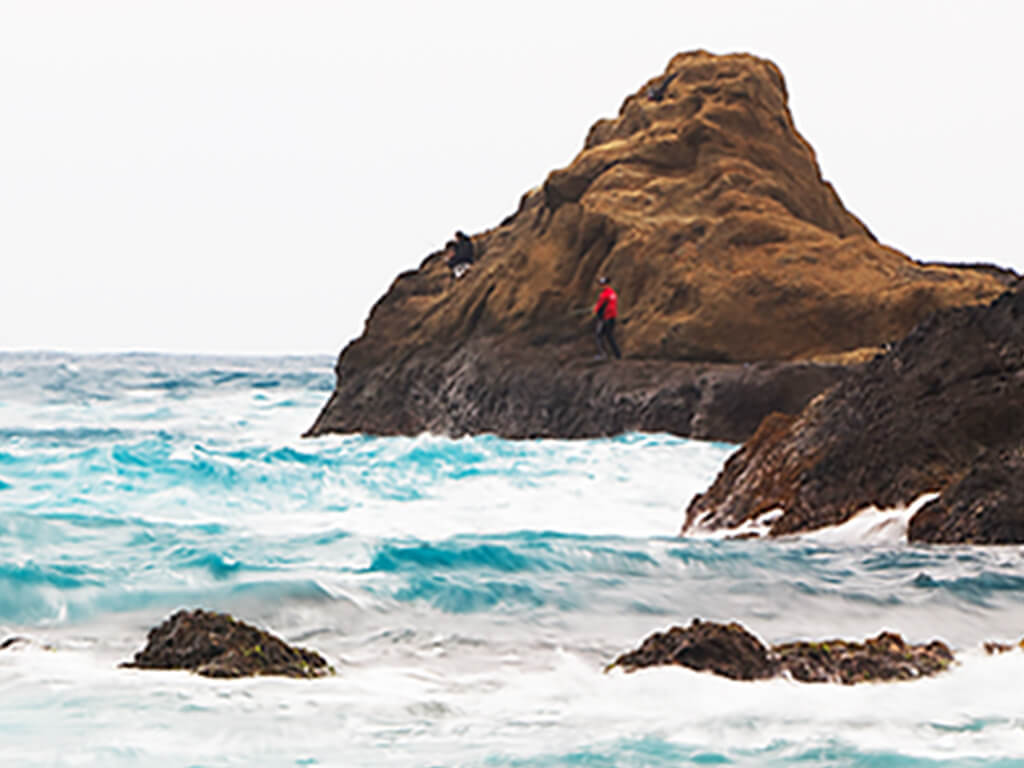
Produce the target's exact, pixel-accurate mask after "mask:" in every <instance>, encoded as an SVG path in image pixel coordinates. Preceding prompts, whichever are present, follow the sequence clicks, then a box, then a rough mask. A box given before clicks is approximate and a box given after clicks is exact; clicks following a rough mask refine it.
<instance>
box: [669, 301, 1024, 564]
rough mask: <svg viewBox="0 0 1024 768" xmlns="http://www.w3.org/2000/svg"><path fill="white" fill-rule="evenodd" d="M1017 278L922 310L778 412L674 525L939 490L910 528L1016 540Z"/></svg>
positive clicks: (733, 521)
mask: <svg viewBox="0 0 1024 768" xmlns="http://www.w3.org/2000/svg"><path fill="white" fill-rule="evenodd" d="M1022 455H1024V288H1017V289H1014V290H1012V291H1008V292H1007V293H1005V294H1004V295H1003V296H1001V297H1000V298H999V299H998V300H996V301H995V302H993V303H992V304H991V305H990V306H975V307H961V308H956V309H951V310H946V311H944V312H941V313H938V314H936V315H934V316H932V317H931V318H929V319H928V320H927V321H925V322H923V323H921V324H920V325H919V326H917V328H915V329H914V331H913V332H912V333H911V334H910V335H908V336H907V337H906V338H905V339H903V340H902V341H901V342H900V343H899V344H897V345H896V346H895V347H894V348H893V349H892V350H891V351H890V352H889V353H888V354H886V355H884V356H879V357H878V358H876V359H875V360H874V361H872V362H870V363H868V364H867V365H866V366H865V367H863V368H862V369H861V370H859V371H856V372H851V373H850V375H849V376H848V377H847V378H846V379H845V380H844V381H842V382H841V383H840V384H838V385H836V386H835V387H834V388H832V389H831V390H829V391H828V392H826V393H824V394H822V395H820V396H819V397H817V398H815V399H814V400H813V401H812V402H811V403H810V405H808V406H807V407H806V408H805V409H804V411H803V412H802V413H801V414H800V415H799V416H789V415H781V414H777V415H773V416H771V417H769V418H767V419H765V420H764V422H763V423H762V424H761V426H760V427H759V428H758V430H757V432H756V433H755V434H754V436H753V437H752V438H750V440H748V441H747V443H746V444H745V445H744V446H743V447H742V448H741V449H740V450H739V451H737V452H736V453H735V454H733V455H732V456H731V457H730V458H729V460H728V461H727V462H726V465H725V468H724V469H723V470H722V472H721V473H720V474H719V476H718V478H717V479H716V480H715V482H714V484H713V485H712V486H711V488H709V489H708V490H707V491H706V492H705V493H703V494H699V495H698V496H696V497H695V498H694V499H693V501H692V502H691V503H690V506H689V508H688V509H687V512H686V522H685V524H684V527H683V532H684V533H686V532H687V531H691V530H694V529H698V528H705V529H716V528H717V529H722V528H724V529H728V528H732V527H735V526H738V525H740V524H741V523H743V522H744V521H747V520H751V519H754V518H757V517H759V516H760V515H762V514H763V513H766V512H769V511H774V510H781V512H779V513H778V514H777V516H776V517H775V518H774V520H773V521H772V523H771V528H770V531H769V533H770V535H781V534H787V533H797V532H801V531H808V530H812V529H815V528H820V527H823V526H826V525H833V524H836V523H841V522H844V521H845V520H847V519H849V518H850V517H851V516H853V515H854V514H855V513H857V512H858V511H860V510H861V509H863V508H865V507H867V506H876V507H879V508H887V507H895V506H898V505H906V504H909V503H910V502H911V501H913V500H914V499H916V498H917V497H918V496H920V495H922V494H924V493H929V492H936V493H938V494H939V496H938V498H936V499H934V500H932V501H931V502H929V503H928V504H926V505H925V506H924V507H923V508H922V509H921V510H920V511H918V512H917V514H916V515H915V516H914V517H913V518H912V519H911V521H910V527H909V531H908V536H909V538H910V540H911V541H928V542H937V543H954V542H963V543H976V544H998V543H1020V542H1024V480H1022V478H1024V460H1022V458H1021V457H1022Z"/></svg>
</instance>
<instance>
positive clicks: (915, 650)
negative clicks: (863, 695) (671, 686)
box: [606, 619, 953, 685]
mask: <svg viewBox="0 0 1024 768" xmlns="http://www.w3.org/2000/svg"><path fill="white" fill-rule="evenodd" d="M952 662H953V652H952V651H951V650H950V649H949V647H948V646H947V645H946V644H945V643H943V642H941V641H939V640H933V641H932V642H930V643H928V644H927V645H911V644H909V643H907V642H906V641H905V640H904V639H903V638H902V637H900V636H899V635H897V634H894V633H892V632H882V633H881V634H879V635H878V636H877V637H872V638H870V639H868V640H865V641H864V642H863V643H856V642H850V641H847V640H827V641H824V642H816V643H811V642H803V641H801V642H793V643H783V644H781V645H773V646H771V647H767V646H765V645H764V643H762V642H761V641H760V640H758V639H757V638H756V637H755V636H754V635H752V634H751V633H750V632H748V631H747V630H746V629H745V628H744V627H743V626H741V625H740V624H737V623H736V622H731V623H729V624H719V623H716V622H713V621H701V620H700V619H694V620H693V622H692V623H691V624H690V626H688V627H685V628H684V627H678V626H676V627H672V628H671V629H669V630H668V631H667V632H655V633H654V634H652V635H650V636H649V637H647V639H645V640H644V641H643V643H642V644H641V646H640V647H639V648H637V649H636V650H634V651H630V652H628V653H624V654H622V655H621V656H619V657H618V658H617V659H616V660H615V661H614V662H612V663H611V664H610V665H609V666H608V668H607V670H606V671H608V670H611V669H614V668H615V667H622V668H623V669H624V670H625V671H626V672H634V671H636V670H637V669H643V668H644V667H652V666H659V665H664V664H675V665H680V666H684V667H689V668H690V669H696V670H700V671H705V670H706V671H710V672H714V673H715V674H716V675H722V676H724V677H729V678H732V679H733V680H763V679H767V678H771V677H779V676H784V675H785V676H789V677H792V678H793V679H794V680H798V681H800V682H802V683H843V684H844V685H853V684H854V683H865V682H874V681H887V680H914V679H916V678H919V677H928V676H931V675H935V674H937V673H939V672H942V671H943V670H945V669H947V668H948V667H949V665H950V664H951V663H952Z"/></svg>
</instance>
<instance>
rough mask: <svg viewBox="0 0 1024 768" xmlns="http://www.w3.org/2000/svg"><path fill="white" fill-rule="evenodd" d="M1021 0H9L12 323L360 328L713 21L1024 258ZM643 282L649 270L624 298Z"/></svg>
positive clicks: (272, 347) (844, 133)
mask: <svg viewBox="0 0 1024 768" xmlns="http://www.w3.org/2000/svg"><path fill="white" fill-rule="evenodd" d="M1022 18H1024V14H1022V12H1021V11H1020V10H1019V6H1018V5H1017V4H1015V3H1011V2H989V3H983V4H963V3H954V2H905V3H899V4H887V3H881V2H867V3H846V2H837V3H824V4H823V3H815V2H803V1H799V2H798V1H792V2H774V3H771V4H766V3H759V2H724V3H718V4H714V6H713V7H706V6H705V5H703V4H696V3H670V2H639V3H635V4H633V5H631V6H630V7H629V10H628V11H624V9H623V7H622V6H621V5H620V4H611V3H580V2H565V3H556V4H545V3H540V2H524V3H520V4H517V5H516V7H515V8H514V9H510V10H507V11H506V12H505V13H501V12H499V11H497V10H495V8H494V7H492V6H488V5H484V4H474V3H470V2H462V1H460V2H454V1H453V2H442V3H438V4H431V5H430V6H425V5H420V4H411V3H400V2H390V3H379V4H375V5H373V6H372V7H369V6H365V7H364V6H358V7H357V6H349V5H347V4H336V3H327V2H313V1H309V2H298V3H288V4H286V3H281V2H240V1H225V2H213V3H210V2H197V1H191V2H178V3H145V4H140V3H136V2H127V1H124V2H109V1H107V2H91V3H89V4H87V5H85V4H81V3H75V2H70V1H62V2H51V1H48V0H41V1H40V2H0V126H2V127H0V136H3V138H4V140H3V141H2V142H0V212H2V213H0V253H2V254H3V255H4V259H3V261H4V266H5V270H4V280H3V281H2V283H0V351H30V350H56V351H67V352H73V353H92V352H122V351H140V352H172V353H184V354H238V355H277V354H296V355H308V354H316V355H327V356H334V355H337V353H338V352H339V351H340V350H341V348H342V347H343V346H344V345H345V344H346V343H347V342H348V341H350V340H351V339H352V338H355V337H356V336H358V335H359V333H360V332H361V331H362V327H363V323H364V321H365V319H366V316H367V314H368V313H369V311H370V308H371V307H372V306H373V304H374V302H376V301H377V299H378V298H380V296H381V295H383V293H384V292H385V291H386V290H387V288H388V286H389V285H390V283H391V281H392V280H393V279H394V277H395V276H397V275H398V273H399V272H401V271H404V270H407V269H412V268H415V267H416V266H417V265H418V264H419V263H420V262H421V261H422V260H423V258H424V257H426V256H427V255H428V254H429V253H431V252H432V251H435V250H437V249H439V248H441V247H442V246H443V244H444V242H445V241H446V240H447V239H448V238H449V237H450V236H451V233H452V232H453V231H454V230H455V229H464V230H465V231H467V232H470V233H476V232H481V231H483V230H485V229H489V228H492V227H494V226H497V225H498V223H499V222H500V221H501V220H502V219H503V218H504V217H505V216H507V215H508V214H509V213H511V212H512V211H514V210H515V208H516V206H517V204H518V201H519V198H520V197H521V195H522V194H523V193H524V192H526V191H527V190H528V189H530V188H532V187H535V186H537V185H539V184H541V183H542V182H543V180H544V178H545V176H546V175H547V174H548V173H549V172H550V171H551V170H554V169H555V168H560V167H564V166H566V165H568V164H569V163H570V162H571V160H572V159H573V157H574V156H575V155H576V154H577V153H578V152H579V151H580V149H582V146H583V140H584V137H585V136H586V134H587V131H588V129H589V128H590V126H591V125H592V124H593V123H594V122H595V121H597V120H598V119H600V118H602V117H609V116H612V115H614V114H616V113H617V111H618V108H619V105H620V104H621V102H622V100H623V99H624V98H625V97H626V96H627V95H628V94H629V93H631V92H633V91H635V90H636V89H637V88H638V87H640V85H641V84H642V83H643V82H645V81H646V80H648V79H649V78H651V77H653V76H655V75H657V74H659V73H660V72H662V71H664V69H665V66H666V65H667V63H668V61H669V60H670V59H671V58H672V57H673V56H674V55H676V54H677V53H680V52H683V51H688V50H694V49H698V48H703V49H707V50H710V51H712V52H715V53H730V52H748V53H752V54H755V55H759V56H763V57H765V58H768V59H771V60H772V61H774V62H775V63H776V64H777V65H778V66H779V68H780V69H781V71H782V73H783V75H784V76H785V78H786V83H787V87H788V90H789V95H790V109H791V111H792V113H793V116H794V120H795V122H796V126H797V128H798V130H799V131H800V133H801V134H802V135H803V137H804V138H805V139H806V140H807V141H808V142H809V143H810V144H811V146H812V147H813V148H814V149H815V151H816V153H817V156H818V161H819V164H820V166H821V169H822V174H823V176H824V178H825V179H827V180H828V181H830V182H831V183H832V184H833V185H834V186H835V188H836V191H837V192H838V194H839V196H840V198H841V199H842V201H843V203H844V205H845V206H846V207H847V208H848V209H849V210H850V211H851V212H852V213H854V214H855V215H857V216H858V217H859V218H860V219H861V220H862V221H864V223H865V224H866V225H867V226H868V228H869V229H870V230H871V231H872V232H873V233H874V234H875V236H876V237H877V238H878V239H879V241H880V242H882V243H884V244H886V245H890V246H892V247H894V248H897V249H898V250H900V251H902V252H904V253H905V254H907V255H908V256H910V257H911V258H913V259H917V260H920V261H944V262H966V263H991V264H996V265H999V266H1003V267H1008V268H1011V269H1015V270H1016V271H1018V272H1024V253H1022V249H1021V247H1020V245H1019V244H1018V242H1017V240H1016V238H1015V234H1016V232H1015V225H1016V222H1017V219H1018V218H1019V216H1020V213H1021V204H1020V200H1021V195H1020V193H1019V191H1018V190H1017V182H1016V180H1017V179H1018V178H1019V177H1021V175H1022V174H1024V153H1022V152H1021V150H1020V148H1019V141H1020V136H1021V135H1022V134H1024V106H1022V104H1021V100H1020V99H1019V98H1018V97H1017V96H1016V93H1017V92H1018V91H1019V88H1018V87H1017V86H1018V83H1017V82H1016V78H1015V77H1014V76H1015V74H1016V73H1018V72H1019V71H1021V66H1020V62H1019V54H1018V53H1017V52H1016V48H1017V41H1016V37H1017V34H1018V30H1019V29H1020V28H1021V23H1020V22H1021V20H1022ZM624 298H625V297H624Z"/></svg>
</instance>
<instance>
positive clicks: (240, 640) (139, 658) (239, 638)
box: [121, 610, 330, 677]
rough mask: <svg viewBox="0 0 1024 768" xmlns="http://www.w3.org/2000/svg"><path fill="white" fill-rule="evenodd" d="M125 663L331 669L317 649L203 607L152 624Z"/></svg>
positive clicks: (201, 670) (309, 672)
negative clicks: (298, 645)
mask: <svg viewBox="0 0 1024 768" xmlns="http://www.w3.org/2000/svg"><path fill="white" fill-rule="evenodd" d="M121 666H124V667H136V668H139V669H187V670H191V671H192V672H196V673H198V674H200V675H205V676H206V677H248V676H251V675H284V676H286V677H322V676H324V675H326V674H329V672H330V669H329V667H328V665H327V662H326V661H325V660H324V658H323V657H322V656H321V655H320V654H319V653H317V652H316V651H310V650H307V649H305V648H295V647H292V646H290V645H288V644H286V643H285V642H284V641H282V640H281V639H280V638H277V637H275V636H274V635H271V634H270V633H268V632H264V631H263V630H261V629H257V628H256V627H253V626H252V625H250V624H245V623H244V622H241V621H238V620H237V619H235V618H233V617H231V616H229V615H227V614H226V613H214V612H212V611H204V610H195V611H178V612H177V613H175V614H174V615H172V616H171V617H170V618H168V619H167V620H166V621H165V622H163V623H162V624H160V625H159V626H157V627H154V628H153V629H151V630H150V631H149V635H148V636H147V638H146V647H145V648H143V649H142V650H141V651H139V652H138V653H136V654H135V658H134V659H133V660H132V661H130V662H125V663H124V664H122V665H121Z"/></svg>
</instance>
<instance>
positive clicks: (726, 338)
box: [307, 51, 1016, 496]
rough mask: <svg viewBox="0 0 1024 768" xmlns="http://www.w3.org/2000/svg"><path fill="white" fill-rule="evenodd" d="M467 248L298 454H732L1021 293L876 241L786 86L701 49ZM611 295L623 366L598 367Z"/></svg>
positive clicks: (413, 286) (385, 338) (375, 329)
mask: <svg viewBox="0 0 1024 768" xmlns="http://www.w3.org/2000/svg"><path fill="white" fill-rule="evenodd" d="M509 140H514V138H513V137H509ZM472 240H473V243H474V246H475V250H476V255H477V259H476V262H475V263H474V264H473V265H472V267H471V268H470V270H469V271H468V272H467V273H466V274H465V275H464V276H462V277H460V278H459V279H454V278H453V277H452V276H451V274H450V272H449V269H448V267H447V266H446V264H445V256H444V253H443V252H442V251H438V252H436V253H433V254H431V255H429V256H427V257H426V258H425V259H424V260H423V262H422V263H421V264H420V265H419V267H418V268H417V269H413V270H410V271H408V272H404V273H402V274H401V275H399V276H398V277H397V278H396V279H395V281H394V283H393V284H392V285H391V287H390V289H389V290H388V291H387V293H386V295H384V296H383V297H382V298H381V299H380V300H379V301H378V302H377V303H376V305H375V306H374V307H373V309H372V311H371V312H370V316H369V318H368V319H367V322H366V326H365V329H364V331H363V334H362V335H361V336H360V337H359V338H358V339H356V340H355V341H353V342H352V343H351V344H349V345H348V346H347V347H346V348H345V349H344V350H343V351H342V353H341V355H340V357H339V359H338V363H337V366H336V374H337V383H336V387H335V390H334V392H333V394H332V395H331V397H330V399H329V400H328V402H327V403H326V405H325V406H324V408H323V410H322V411H321V413H320V415H319V416H318V417H317V419H316V421H315V423H314V424H313V425H312V427H311V428H310V429H309V431H308V432H307V435H311V436H315V435H321V434H324V433H329V432H365V433H370V434H382V435H394V434H418V433H420V432H424V431H429V432H435V433H440V434H449V435H453V436H454V435H463V434H476V433H481V432H491V433H494V434H497V435H500V436H504V437H512V438H518V437H593V436H600V435H609V434H616V433H620V432H624V431H667V432H672V433H675V434H678V435H684V436H691V437H698V438H705V439H716V440H725V441H730V442H740V441H742V440H745V439H747V438H748V437H750V436H751V435H752V434H753V432H754V431H755V430H756V429H757V428H758V425H760V424H761V421H762V420H763V419H764V417H765V416H767V415H768V414H770V413H773V412H778V413H782V414H789V415H790V416H795V415H796V414H798V413H799V412H800V411H801V409H802V408H803V407H804V406H805V405H806V404H807V403H808V402H809V401H810V400H811V399H812V398H813V397H814V396H816V395H817V394H819V393H820V392H822V391H823V390H825V389H827V388H829V387H831V386H833V385H835V384H837V383H839V382H841V381H844V380H845V378H846V376H847V375H848V374H849V373H850V372H851V371H856V370H859V368H860V366H861V365H862V364H863V363H864V362H865V361H866V360H869V359H871V358H872V357H874V355H875V354H876V353H877V352H878V351H879V350H880V349H881V347H882V346H883V345H885V344H887V343H890V342H893V341H895V340H898V339H900V338H902V337H903V336H905V335H906V334H907V333H908V332H909V331H910V330H911V329H912V328H913V327H914V326H915V325H916V324H917V323H919V322H921V321H922V320H924V319H925V318H927V317H928V316H929V315H931V314H932V313H933V312H935V311H937V310H940V309H943V308H947V307H957V306H965V305H974V304H980V303H987V302H989V301H991V300H992V299H994V298H995V297H996V296H998V295H999V294H1000V293H1001V292H1003V291H1004V290H1005V289H1006V288H1007V286H1008V285H1009V284H1010V283H1012V282H1013V281H1014V280H1015V279H1016V276H1015V275H1013V274H1012V273H1010V272H1009V271H1007V270H1000V269H998V268H994V267H978V266H950V265H939V264H924V263H920V262H917V261H914V260H912V259H910V258H908V257H907V256H906V255H904V254H902V253H899V252H898V251H896V250H894V249H892V248H889V247H887V246H885V245H883V244H881V243H879V242H878V241H877V240H876V239H875V237H874V236H873V235H872V233H871V232H870V231H869V229H868V228H867V227H866V226H865V225H864V223H863V222H861V221H860V220H859V219H858V218H857V217H856V216H854V215H853V214H852V213H850V212H849V211H847V210H846V209H845V208H844V206H843V204H842V202H841V201H840V199H839V196H838V195H837V193H836V191H835V190H834V189H833V187H832V185H831V184H829V183H828V182H827V181H825V180H824V179H823V178H822V175H821V170H820V168H819V167H818V163H817V160H816V158H815V155H814V151H813V150H812V149H811V146H810V144H808V142H807V141H806V140H805V139H804V138H803V137H802V136H801V135H800V133H799V132H798V131H797V129H796V126H795V124H794V120H793V116H792V115H791V114H790V111H789V107H788V94H787V91H786V85H785V82H784V80H783V77H782V74H781V73H780V72H779V70H778V68H777V67H776V66H775V65H774V64H772V63H771V62H770V61H766V60H764V59H760V58H757V57H754V56H750V55H746V54H736V55H726V56H717V55H713V54H710V53H707V52H705V51H695V52H691V53H684V54H680V55H678V56H676V57H674V58H673V59H672V60H671V61H670V62H669V64H668V67H667V68H666V70H665V71H664V72H663V73H661V74H658V75H656V76H655V77H653V78H651V79H650V80H648V81H647V82H645V83H643V84H641V85H640V86H639V88H638V89H637V90H636V91H635V92H634V93H632V94H630V95H628V96H627V97H626V99H625V101H624V102H623V104H622V107H621V109H620V110H619V113H618V115H617V116H616V117H613V118H610V119H602V120H599V121H598V122H596V123H595V124H594V125H593V127H592V128H591V129H590V131H589V133H588V135H587V138H586V141H585V143H584V146H583V149H582V151H581V152H580V153H579V154H578V155H577V156H576V158H575V159H574V160H573V161H572V162H571V163H570V164H569V165H568V166H567V167H565V168H562V169H558V170H555V171H552V172H551V173H550V174H549V175H548V177H547V179H546V180H544V182H543V183H542V184H540V185H538V186H537V187H536V188H534V189H531V190H529V191H527V192H526V193H525V194H524V195H523V196H522V199H521V201H520V204H519V207H518V209H517V210H516V211H514V212H513V213H512V214H511V215H509V216H508V217H507V218H506V219H505V220H504V221H502V222H501V223H500V224H498V225H497V226H496V227H494V228H493V229H490V230H487V231H485V232H480V233H477V234H475V235H473V237H472ZM602 275H603V276H608V277H609V278H610V279H611V281H612V284H613V285H614V286H615V288H616V290H617V291H618V293H619V300H620V303H619V307H620V317H619V327H618V335H619V341H620V345H621V346H622V348H623V352H624V357H625V359H623V360H621V361H618V360H617V361H614V362H611V363H606V364H595V363H594V362H593V361H592V358H593V356H594V352H595V345H594V339H593V332H592V330H591V321H590V319H589V317H588V308H589V307H592V306H593V304H594V300H595V297H596V289H597V285H596V280H597V278H598V277H599V276H602ZM774 423H776V424H781V423H782V422H779V421H777V420H776V422H774ZM895 495H897V496H898V495H901V494H899V493H897V494H895Z"/></svg>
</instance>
